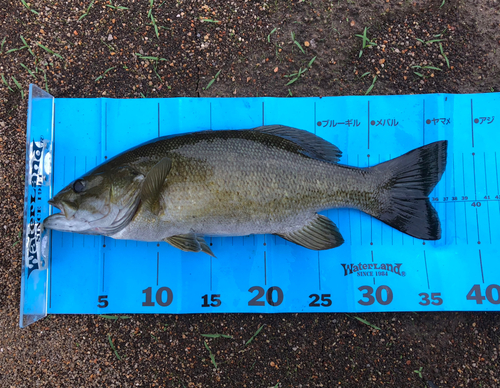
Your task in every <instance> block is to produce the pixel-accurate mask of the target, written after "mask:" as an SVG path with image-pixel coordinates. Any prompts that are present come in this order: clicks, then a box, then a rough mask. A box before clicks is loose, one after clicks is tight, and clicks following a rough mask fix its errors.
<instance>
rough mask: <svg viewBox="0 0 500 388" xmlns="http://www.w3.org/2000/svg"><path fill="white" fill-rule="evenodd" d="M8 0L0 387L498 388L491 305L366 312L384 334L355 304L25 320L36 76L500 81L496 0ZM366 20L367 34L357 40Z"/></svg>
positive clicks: (252, 81)
mask: <svg viewBox="0 0 500 388" xmlns="http://www.w3.org/2000/svg"><path fill="white" fill-rule="evenodd" d="M0 10H1V12H0V23H1V24H0V25H1V27H0V43H1V49H0V74H1V76H2V80H1V81H0V100H1V105H0V155H1V157H0V190H1V196H0V203H1V206H0V226H1V228H2V229H1V230H2V234H1V236H2V237H1V239H0V313H1V314H0V328H1V329H0V386H2V387H35V386H36V387H132V386H134V387H135V386H148V387H149V386H151V387H153V386H155V387H156V386H158V387H378V386H390V387H425V386H427V387H430V388H435V387H498V386H500V365H499V363H500V362H499V360H498V352H499V349H500V345H499V343H500V329H499V324H500V315H499V314H498V313H454V312H449V313H384V314H364V315H359V317H361V318H364V319H366V320H368V321H369V322H370V323H372V324H374V325H376V326H378V327H379V328H380V330H375V329H374V328H372V327H371V326H368V325H365V324H363V323H362V322H360V321H358V320H356V319H353V317H352V316H348V315H346V314H279V315H259V314H246V315H240V314H221V315H185V316H182V315H179V316H171V315H154V316H153V315H134V316H131V317H130V318H129V319H120V320H118V321H116V322H115V321H112V320H108V319H104V318H102V317H98V316H75V315H71V316H50V317H47V318H46V319H44V320H42V321H40V322H38V323H36V324H34V325H32V326H29V327H28V328H27V329H19V327H18V319H19V297H20V273H21V244H19V233H20V231H21V229H22V219H23V202H24V201H23V193H24V180H23V179H24V178H23V176H24V168H25V165H24V161H25V141H26V139H25V131H26V112H27V91H28V85H29V83H36V84H38V85H39V86H40V87H42V88H44V89H46V90H48V91H49V92H50V93H51V94H52V95H54V96H55V97H100V96H107V97H127V98H141V97H172V96H191V97H193V96H200V97H205V96H224V97H231V96H249V97H252V96H281V97H286V96H293V97H296V96H330V95H332V96H335V95H363V94H365V93H366V92H367V91H370V93H371V94H412V93H435V92H451V93H483V92H485V93H486V92H493V91H500V71H499V65H500V55H499V53H500V33H499V31H500V2H499V1H498V0H475V1H465V0H462V1H454V0H432V1H415V2H411V1H397V0H306V1H297V0H295V1H292V0H288V1H285V0H260V1H250V0H228V1H214V0H212V1H210V0H191V1H189V0H176V1H173V0H171V1H160V0H150V1H147V0H141V1H138V0H135V1H134V0H130V1H126V0H112V1H111V0H110V1H103V0H96V1H90V0H85V1H78V0H69V1H67V2H61V1H58V0H31V1H30V0H26V1H24V0H19V1H18V0H15V1H14V0H1V1H0ZM365 27H366V28H367V32H366V38H367V39H365V40H363V39H361V38H360V37H357V36H355V35H356V34H360V35H362V34H363V32H364V29H365ZM363 41H364V43H365V48H364V49H363V52H362V54H361V56H360V50H361V49H362V45H363ZM497 51H498V52H497ZM144 57H149V59H148V58H144ZM152 57H154V58H157V59H154V58H152ZM299 71H300V73H301V76H300V77H297V74H298V73H299ZM294 74H295V76H294ZM216 75H218V76H217V77H216V80H215V82H210V81H211V80H212V79H213V78H214V77H215V76H216ZM294 79H295V81H294V82H292V83H290V84H288V85H287V83H289V82H290V81H292V80H294ZM209 84H210V85H209ZM369 89H370V90H369ZM263 324H264V325H265V326H264V327H263V329H262V331H261V332H260V333H259V334H258V335H257V336H256V337H255V339H254V340H253V341H252V342H251V343H250V344H249V346H247V347H244V346H243V344H244V342H246V341H247V340H248V339H249V338H250V337H251V336H252V335H253V334H254V333H255V332H256V331H257V329H258V328H259V327H261V326H262V325H263ZM202 333H222V334H227V335H231V336H233V337H234V338H233V339H228V338H213V339H207V338H205V337H202V336H201V334H202ZM109 338H110V339H111V340H112V341H113V344H114V346H115V347H116V350H117V354H118V355H119V356H120V359H118V357H117V355H116V354H115V352H113V350H112V348H111V346H110V343H109ZM205 340H207V343H208V344H209V347H210V349H211V352H212V353H213V356H214V357H215V361H216V363H217V368H215V366H214V363H212V361H211V359H210V357H209V352H208V351H207V348H206V347H205V345H204V341H205Z"/></svg>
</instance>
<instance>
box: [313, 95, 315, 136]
mask: <svg viewBox="0 0 500 388" xmlns="http://www.w3.org/2000/svg"><path fill="white" fill-rule="evenodd" d="M313 128H314V134H316V101H314V124H313Z"/></svg>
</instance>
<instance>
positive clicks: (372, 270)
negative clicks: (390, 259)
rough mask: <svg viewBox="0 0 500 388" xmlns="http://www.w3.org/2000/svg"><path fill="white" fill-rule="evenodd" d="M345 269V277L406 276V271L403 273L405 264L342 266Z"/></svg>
mask: <svg viewBox="0 0 500 388" xmlns="http://www.w3.org/2000/svg"><path fill="white" fill-rule="evenodd" d="M340 265H341V266H342V268H344V276H347V275H353V274H356V276H388V275H389V273H393V274H395V275H399V276H403V277H404V276H406V273H405V271H401V266H402V265H403V263H394V264H391V263H383V264H378V263H369V264H362V263H359V264H340Z"/></svg>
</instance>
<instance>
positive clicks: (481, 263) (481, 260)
mask: <svg viewBox="0 0 500 388" xmlns="http://www.w3.org/2000/svg"><path fill="white" fill-rule="evenodd" d="M479 265H480V266H481V278H482V280H483V284H484V272H483V258H482V257H481V249H480V250H479Z"/></svg>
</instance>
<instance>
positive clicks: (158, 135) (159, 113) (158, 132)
mask: <svg viewBox="0 0 500 388" xmlns="http://www.w3.org/2000/svg"><path fill="white" fill-rule="evenodd" d="M158 137H160V103H158Z"/></svg>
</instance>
